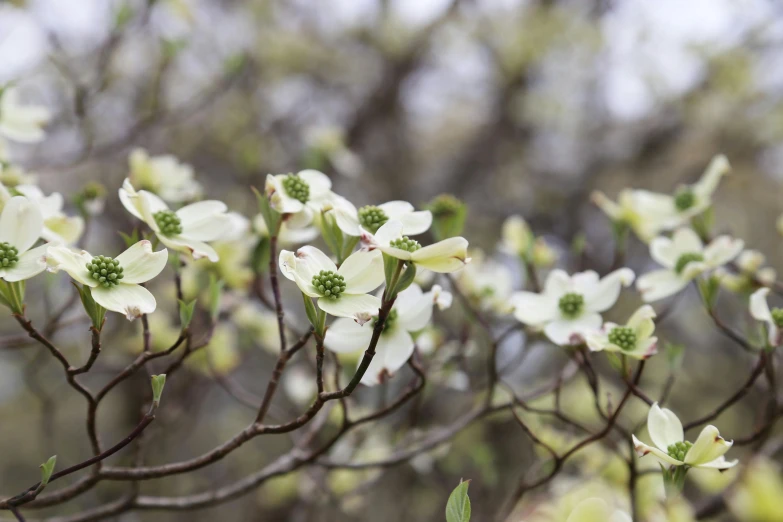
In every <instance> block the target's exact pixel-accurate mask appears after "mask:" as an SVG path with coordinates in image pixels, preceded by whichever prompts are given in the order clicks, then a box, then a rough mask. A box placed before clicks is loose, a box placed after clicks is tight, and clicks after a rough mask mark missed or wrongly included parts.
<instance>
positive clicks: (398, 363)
mask: <svg viewBox="0 0 783 522" xmlns="http://www.w3.org/2000/svg"><path fill="white" fill-rule="evenodd" d="M381 341H382V342H383V343H384V344H385V345H386V349H385V350H384V352H385V353H384V357H383V366H384V368H385V369H386V371H387V372H389V374H392V375H393V374H394V373H396V372H397V370H399V369H400V368H402V366H403V365H404V364H405V363H406V362H408V359H410V357H411V355H412V354H413V338H412V337H411V334H409V333H408V332H406V331H405V330H404V329H403V328H400V325H399V324H398V325H394V327H392V329H391V330H384V332H383V334H381V338H380V339H379V341H378V344H380V343H381Z"/></svg>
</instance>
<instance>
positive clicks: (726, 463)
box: [698, 455, 739, 471]
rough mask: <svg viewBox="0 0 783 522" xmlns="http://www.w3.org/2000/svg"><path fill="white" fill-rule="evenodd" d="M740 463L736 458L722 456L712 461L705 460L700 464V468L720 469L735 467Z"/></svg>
mask: <svg viewBox="0 0 783 522" xmlns="http://www.w3.org/2000/svg"><path fill="white" fill-rule="evenodd" d="M737 464H739V461H738V460H737V459H734V460H726V457H724V456H722V455H721V456H720V457H718V458H717V459H715V460H713V461H711V462H705V463H704V464H699V465H698V467H700V468H715V469H718V470H721V471H722V470H726V469H730V468H733V467H734V466H736V465H737Z"/></svg>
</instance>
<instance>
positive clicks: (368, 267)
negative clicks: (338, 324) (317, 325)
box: [279, 246, 384, 324]
mask: <svg viewBox="0 0 783 522" xmlns="http://www.w3.org/2000/svg"><path fill="white" fill-rule="evenodd" d="M279 266H280V271H281V272H282V273H283V275H284V276H285V277H286V278H287V279H290V280H291V281H294V282H295V283H296V285H297V286H298V287H299V289H300V290H301V291H302V293H303V294H305V295H307V296H309V297H315V298H318V307H319V308H320V309H321V310H323V311H324V312H326V313H327V314H330V315H333V316H335V317H347V318H351V319H353V320H355V321H356V322H358V323H362V324H363V323H364V322H366V321H369V320H370V318H371V317H372V316H373V315H377V314H378V309H379V308H380V307H381V300H380V299H379V298H377V297H375V296H374V295H369V292H372V291H373V290H375V289H376V288H378V287H379V286H380V285H381V283H383V279H384V273H383V259H382V258H381V255H380V253H379V252H354V253H353V254H351V255H350V256H349V257H348V258H347V259H346V260H345V261H343V264H342V265H340V268H339V269H338V268H337V266H336V265H335V264H334V263H333V262H332V260H331V259H329V257H328V256H327V255H326V254H324V253H323V252H321V251H320V250H318V249H317V248H315V247H312V246H304V247H302V248H300V249H299V250H297V251H296V252H291V251H289V250H282V251H281V252H280V258H279Z"/></svg>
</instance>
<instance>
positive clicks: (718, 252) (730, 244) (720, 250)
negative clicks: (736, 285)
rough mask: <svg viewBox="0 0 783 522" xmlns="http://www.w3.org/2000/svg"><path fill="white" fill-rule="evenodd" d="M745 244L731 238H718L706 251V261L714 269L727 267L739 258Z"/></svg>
mask: <svg viewBox="0 0 783 522" xmlns="http://www.w3.org/2000/svg"><path fill="white" fill-rule="evenodd" d="M743 248H745V242H744V241H742V240H741V239H734V238H732V237H729V236H718V237H716V238H715V239H713V240H712V242H711V243H710V244H709V245H707V248H705V249H704V261H705V262H706V263H707V264H708V265H709V266H710V267H712V268H715V267H719V266H722V265H725V264H726V263H728V262H729V261H731V260H732V259H734V258H735V257H737V256H738V255H739V254H740V252H742V249H743Z"/></svg>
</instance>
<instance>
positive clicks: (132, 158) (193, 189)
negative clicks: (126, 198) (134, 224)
mask: <svg viewBox="0 0 783 522" xmlns="http://www.w3.org/2000/svg"><path fill="white" fill-rule="evenodd" d="M128 164H129V167H130V172H129V174H128V179H130V182H131V184H132V185H133V186H134V187H137V188H138V189H139V190H147V191H149V192H153V193H155V194H157V195H158V196H160V198H161V199H163V200H164V201H169V202H171V203H182V202H185V201H192V200H194V199H196V198H198V197H199V196H200V195H201V194H202V187H201V184H199V183H198V182H197V181H196V180H195V179H193V167H191V166H190V165H186V164H184V163H180V162H179V160H178V159H177V158H176V157H174V156H172V155H169V154H166V155H162V156H152V157H150V155H149V154H148V153H147V151H146V150H144V149H134V150H133V151H132V152H131V153H130V155H129V156H128Z"/></svg>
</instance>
